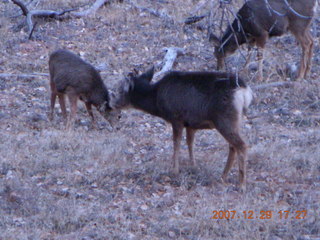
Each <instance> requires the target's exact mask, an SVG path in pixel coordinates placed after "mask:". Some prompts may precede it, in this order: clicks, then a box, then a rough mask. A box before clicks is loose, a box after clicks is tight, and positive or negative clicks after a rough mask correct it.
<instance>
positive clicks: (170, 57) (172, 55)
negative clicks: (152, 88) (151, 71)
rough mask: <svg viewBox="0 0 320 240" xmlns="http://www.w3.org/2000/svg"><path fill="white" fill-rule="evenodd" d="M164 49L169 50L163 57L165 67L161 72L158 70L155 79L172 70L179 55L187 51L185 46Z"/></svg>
mask: <svg viewBox="0 0 320 240" xmlns="http://www.w3.org/2000/svg"><path fill="white" fill-rule="evenodd" d="M164 50H165V51H166V52H167V53H166V55H165V56H164V59H163V63H164V64H163V67H162V69H161V71H160V72H157V73H156V74H155V75H154V77H153V79H156V80H157V79H158V78H159V76H161V75H163V74H164V73H166V72H168V71H170V70H171V69H172V67H173V64H174V61H175V60H176V58H177V57H178V56H179V55H183V54H184V53H185V51H184V49H183V48H178V47H169V48H164Z"/></svg>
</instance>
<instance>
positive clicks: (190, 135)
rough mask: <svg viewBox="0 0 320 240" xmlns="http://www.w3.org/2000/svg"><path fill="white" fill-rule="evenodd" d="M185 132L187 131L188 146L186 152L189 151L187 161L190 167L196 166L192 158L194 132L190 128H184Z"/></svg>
mask: <svg viewBox="0 0 320 240" xmlns="http://www.w3.org/2000/svg"><path fill="white" fill-rule="evenodd" d="M186 130H187V144H188V150H189V159H190V162H191V164H192V166H196V165H197V163H196V161H195V160H194V157H193V141H194V134H195V132H196V130H195V129H192V128H186Z"/></svg>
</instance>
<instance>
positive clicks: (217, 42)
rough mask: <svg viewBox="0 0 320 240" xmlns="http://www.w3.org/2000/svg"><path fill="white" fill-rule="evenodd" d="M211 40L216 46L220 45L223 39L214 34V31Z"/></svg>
mask: <svg viewBox="0 0 320 240" xmlns="http://www.w3.org/2000/svg"><path fill="white" fill-rule="evenodd" d="M209 41H210V42H213V45H214V46H215V47H218V46H220V45H221V39H220V38H218V37H217V36H216V35H214V34H213V33H210V36H209Z"/></svg>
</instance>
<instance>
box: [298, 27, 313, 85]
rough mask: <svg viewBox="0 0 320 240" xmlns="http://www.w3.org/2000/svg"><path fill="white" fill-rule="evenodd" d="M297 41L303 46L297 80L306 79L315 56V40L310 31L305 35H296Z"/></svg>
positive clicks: (299, 33)
mask: <svg viewBox="0 0 320 240" xmlns="http://www.w3.org/2000/svg"><path fill="white" fill-rule="evenodd" d="M294 35H295V37H296V39H297V41H298V42H299V43H300V45H301V49H302V53H301V54H302V55H301V60H300V68H299V72H298V77H297V79H298V80H299V79H302V78H304V77H306V75H307V74H308V72H309V71H310V68H311V58H312V54H313V39H312V36H311V34H310V33H309V31H306V32H304V33H301V32H298V33H294Z"/></svg>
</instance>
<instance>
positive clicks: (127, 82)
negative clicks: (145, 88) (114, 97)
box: [123, 73, 134, 93]
mask: <svg viewBox="0 0 320 240" xmlns="http://www.w3.org/2000/svg"><path fill="white" fill-rule="evenodd" d="M133 87H134V75H132V74H131V73H129V74H128V77H126V78H125V79H124V83H123V90H124V92H126V93H127V92H129V91H131V90H132V89H133Z"/></svg>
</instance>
